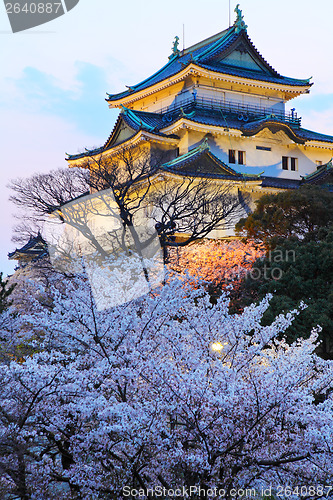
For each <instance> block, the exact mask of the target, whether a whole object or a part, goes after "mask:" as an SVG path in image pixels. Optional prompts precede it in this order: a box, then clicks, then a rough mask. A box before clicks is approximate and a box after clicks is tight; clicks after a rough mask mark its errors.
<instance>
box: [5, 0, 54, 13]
mask: <svg viewBox="0 0 333 500" xmlns="http://www.w3.org/2000/svg"><path fill="white" fill-rule="evenodd" d="M61 7H62V4H61V2H59V3H51V2H50V3H25V4H24V5H21V4H19V3H6V11H7V14H21V13H24V14H57V13H58V11H59V9H60V8H61Z"/></svg>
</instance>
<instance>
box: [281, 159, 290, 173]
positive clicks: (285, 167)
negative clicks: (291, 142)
mask: <svg viewBox="0 0 333 500" xmlns="http://www.w3.org/2000/svg"><path fill="white" fill-rule="evenodd" d="M288 160H289V158H288V156H282V169H283V170H288V163H289V161H288Z"/></svg>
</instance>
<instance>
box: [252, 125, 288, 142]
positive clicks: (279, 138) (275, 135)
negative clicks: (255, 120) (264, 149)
mask: <svg viewBox="0 0 333 500" xmlns="http://www.w3.org/2000/svg"><path fill="white" fill-rule="evenodd" d="M256 138H257V139H260V140H263V141H264V142H267V143H275V144H276V143H277V144H292V143H293V141H292V140H291V139H290V138H289V137H288V136H287V134H286V133H285V132H284V131H283V130H275V131H274V130H270V129H269V128H266V127H265V128H264V129H262V130H260V132H258V133H257V134H256Z"/></svg>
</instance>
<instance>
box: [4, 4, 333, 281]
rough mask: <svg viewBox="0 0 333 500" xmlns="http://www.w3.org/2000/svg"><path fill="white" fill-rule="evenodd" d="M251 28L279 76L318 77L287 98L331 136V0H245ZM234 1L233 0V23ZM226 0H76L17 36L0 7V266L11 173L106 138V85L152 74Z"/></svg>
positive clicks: (213, 20) (220, 22) (45, 166)
mask: <svg viewBox="0 0 333 500" xmlns="http://www.w3.org/2000/svg"><path fill="white" fill-rule="evenodd" d="M239 1H240V8H241V9H242V10H243V14H244V20H245V22H246V24H247V25H248V34H249V36H250V38H251V39H252V41H253V43H254V45H255V46H256V47H257V49H258V50H259V51H260V52H261V54H262V55H263V56H264V58H265V59H266V60H267V61H268V62H269V63H270V64H271V65H272V66H273V67H274V68H275V69H276V70H277V71H279V72H280V73H281V74H283V75H285V76H290V77H295V78H308V77H310V76H313V80H312V81H313V82H314V85H313V87H312V89H311V93H310V95H308V96H302V97H300V98H297V99H295V100H294V101H291V102H290V103H289V107H295V108H296V110H297V111H298V113H299V115H300V116H302V117H303V121H302V125H303V127H304V128H308V129H311V130H316V131H318V132H324V133H327V134H330V135H333V62H332V56H331V53H332V47H333V29H332V20H333V2H332V0H323V1H321V2H315V1H313V0H293V1H291V0H269V1H267V0H242V1H241V0H239ZM236 3H237V2H236V1H234V0H231V8H232V14H231V19H232V23H233V21H234V19H235V14H234V12H233V10H234V8H235V6H236ZM228 4H229V2H228V0H206V2H203V1H198V0H182V1H181V2H157V1H153V0H142V1H140V2H139V1H135V0H127V1H126V2H125V1H124V2H112V0H111V1H110V0H80V2H79V4H78V5H77V6H76V7H75V8H74V9H72V10H71V11H70V12H69V13H67V14H66V15H64V16H62V17H59V18H58V19H56V20H54V21H51V22H49V23H47V24H44V25H42V26H40V27H38V28H33V29H30V30H27V31H25V32H21V33H16V34H12V32H11V30H10V25H9V21H8V18H7V15H6V12H5V7H4V3H3V2H1V5H0V40H1V41H2V44H1V55H0V60H1V78H0V112H1V131H0V138H1V139H0V140H1V153H2V154H1V160H2V161H1V174H0V184H1V198H0V208H1V214H2V217H1V244H0V271H3V272H4V274H5V275H6V274H7V273H11V272H12V270H13V268H14V263H13V262H9V261H8V260H7V253H8V252H9V251H12V250H14V249H15V246H16V245H15V243H13V242H11V236H12V231H11V228H12V226H13V224H14V223H15V221H14V219H13V218H12V216H11V214H12V213H14V212H15V207H14V206H11V204H10V203H9V202H8V197H9V195H10V192H9V190H8V189H7V188H6V185H7V184H8V182H9V180H10V179H12V178H16V177H25V176H30V175H31V174H33V173H35V172H48V171H49V170H52V169H56V168H58V167H66V162H65V159H64V158H65V152H68V153H73V154H74V153H76V152H77V151H78V150H83V149H84V148H85V147H87V148H91V147H93V146H98V145H100V144H102V143H104V142H105V140H106V139H107V137H108V136H109V134H110V132H111V130H112V128H113V125H114V122H115V119H116V117H117V114H118V112H117V111H116V110H109V109H108V106H107V103H106V102H105V97H106V92H110V93H116V92H120V91H122V90H125V85H133V84H136V83H138V82H139V81H140V80H142V79H144V78H146V77H147V76H149V75H150V74H152V73H153V72H155V71H156V70H158V69H159V68H160V67H161V66H163V65H164V64H165V63H166V62H167V60H168V56H169V55H170V54H171V47H172V42H173V39H174V37H175V35H178V36H179V37H180V39H181V44H180V48H182V46H183V41H182V31H183V23H184V24H185V46H189V45H192V44H194V43H196V42H198V41H200V40H202V39H204V38H207V37H209V36H211V35H213V34H215V33H218V32H219V31H222V30H223V29H225V28H227V27H228V18H229V15H228Z"/></svg>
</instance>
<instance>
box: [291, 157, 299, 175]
mask: <svg viewBox="0 0 333 500" xmlns="http://www.w3.org/2000/svg"><path fill="white" fill-rule="evenodd" d="M290 170H292V171H293V172H295V171H296V170H297V158H290Z"/></svg>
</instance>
